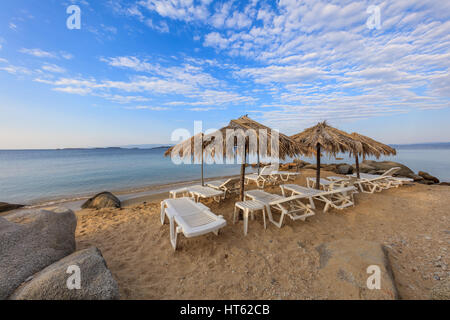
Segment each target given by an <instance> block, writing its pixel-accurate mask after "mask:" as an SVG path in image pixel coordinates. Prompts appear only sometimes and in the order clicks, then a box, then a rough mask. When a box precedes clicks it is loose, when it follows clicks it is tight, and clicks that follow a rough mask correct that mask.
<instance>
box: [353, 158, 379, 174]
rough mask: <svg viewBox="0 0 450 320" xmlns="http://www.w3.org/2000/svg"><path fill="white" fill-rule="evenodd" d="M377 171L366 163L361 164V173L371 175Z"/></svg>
mask: <svg viewBox="0 0 450 320" xmlns="http://www.w3.org/2000/svg"><path fill="white" fill-rule="evenodd" d="M355 166H356V165H355ZM375 170H376V169H375V167H372V166H370V165H368V164H367V163H365V162H364V161H363V162H362V163H360V164H359V172H361V173H369V172H371V171H375Z"/></svg>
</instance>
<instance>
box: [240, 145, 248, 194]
mask: <svg viewBox="0 0 450 320" xmlns="http://www.w3.org/2000/svg"><path fill="white" fill-rule="evenodd" d="M246 163H247V141H246V142H245V147H244V159H243V161H242V165H241V194H240V201H244V181H245V165H246Z"/></svg>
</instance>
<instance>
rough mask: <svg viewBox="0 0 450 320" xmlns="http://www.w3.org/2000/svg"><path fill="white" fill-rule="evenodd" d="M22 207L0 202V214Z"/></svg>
mask: <svg viewBox="0 0 450 320" xmlns="http://www.w3.org/2000/svg"><path fill="white" fill-rule="evenodd" d="M22 207H24V205H21V204H11V203H6V202H0V212H6V211H10V210H15V209H19V208H22Z"/></svg>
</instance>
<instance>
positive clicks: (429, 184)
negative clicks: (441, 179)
mask: <svg viewBox="0 0 450 320" xmlns="http://www.w3.org/2000/svg"><path fill="white" fill-rule="evenodd" d="M418 183H420V184H425V185H427V186H431V185H432V184H435V183H434V181H432V180H425V179H423V180H420V181H418Z"/></svg>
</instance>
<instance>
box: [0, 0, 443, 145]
mask: <svg viewBox="0 0 450 320" xmlns="http://www.w3.org/2000/svg"><path fill="white" fill-rule="evenodd" d="M71 4H76V5H78V6H79V7H80V9H81V29H80V30H76V29H75V30H69V29H68V28H67V26H66V20H67V18H68V17H69V14H67V13H66V9H67V7H68V6H70V5H71ZM370 5H376V6H378V7H379V9H380V17H381V25H380V28H379V29H376V28H374V29H369V28H368V27H367V25H366V21H367V19H368V18H369V16H370V13H367V12H366V10H367V8H368V7H369V6H370ZM449 18H450V2H449V1H444V2H442V1H430V0H421V1H411V0H396V1H346V0H344V1H324V0H314V1H313V0H303V1H295V0H280V1H276V2H274V1H267V0H265V1H263V0H255V1H246V2H243V1H242V2H239V1H210V0H190V1H188V0H185V1H183V0H171V1H163V0H140V1H124V0H108V1H107V0H105V1H91V0H79V1H59V0H58V1H57V0H40V1H38V0H15V1H1V2H0V115H1V120H2V121H1V126H0V148H1V149H16V148H59V147H87V146H91V147H95V146H118V145H127V144H152V143H170V137H171V133H172V131H173V130H175V129H177V128H186V129H188V130H190V131H193V122H194V120H203V126H204V129H209V128H219V127H221V126H223V125H225V124H226V123H227V122H228V121H229V120H230V119H232V118H236V117H239V116H241V115H244V114H249V116H250V117H252V118H254V119H255V120H257V121H261V122H262V123H264V124H266V125H269V126H271V127H274V128H278V129H280V131H281V132H283V133H286V134H294V133H298V132H300V131H302V130H303V129H305V128H307V127H309V126H311V125H314V124H315V123H317V122H318V121H321V120H328V121H329V122H330V123H331V124H332V125H334V126H336V127H338V128H340V129H343V130H346V131H349V132H353V131H358V132H360V133H363V134H367V135H370V136H372V137H373V138H376V139H379V140H381V141H384V142H386V143H414V142H444V141H450V126H449V125H448V123H449V119H450V108H449V107H450V76H449V64H450V50H449V49H450V19H449Z"/></svg>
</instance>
